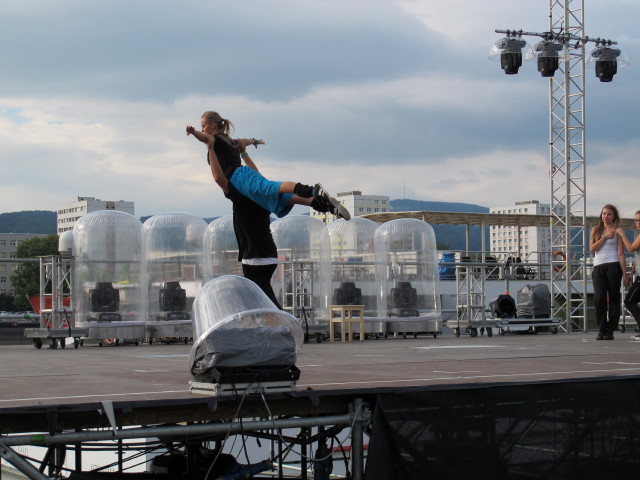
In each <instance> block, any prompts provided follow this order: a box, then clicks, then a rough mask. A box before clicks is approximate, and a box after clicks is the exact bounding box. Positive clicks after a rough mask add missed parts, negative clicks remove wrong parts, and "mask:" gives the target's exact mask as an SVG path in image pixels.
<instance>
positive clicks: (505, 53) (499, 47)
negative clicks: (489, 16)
mask: <svg viewBox="0 0 640 480" xmlns="http://www.w3.org/2000/svg"><path fill="white" fill-rule="evenodd" d="M508 35H509V33H507V36H506V37H505V38H501V39H500V40H498V41H497V42H496V43H495V44H494V45H493V46H492V47H491V50H490V51H489V58H490V59H491V60H498V59H500V68H502V69H503V70H504V73H506V74H507V75H515V74H516V73H518V69H519V68H520V67H521V66H522V49H531V47H530V46H529V45H528V44H527V42H526V41H524V40H523V39H522V38H521V37H520V36H518V37H517V38H516V37H510V36H508Z"/></svg>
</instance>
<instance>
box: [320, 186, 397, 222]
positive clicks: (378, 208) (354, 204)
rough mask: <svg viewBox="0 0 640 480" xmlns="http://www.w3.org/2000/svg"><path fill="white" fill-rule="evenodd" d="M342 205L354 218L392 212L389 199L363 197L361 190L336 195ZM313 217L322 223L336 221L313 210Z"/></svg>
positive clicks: (331, 216) (379, 196) (382, 196)
mask: <svg viewBox="0 0 640 480" xmlns="http://www.w3.org/2000/svg"><path fill="white" fill-rule="evenodd" d="M336 198H337V199H338V200H339V201H340V203H341V204H342V205H343V206H344V207H345V208H346V209H347V210H349V213H351V216H352V217H359V216H361V215H367V214H368V213H378V212H390V211H391V210H392V209H391V207H390V205H389V197H387V196H384V195H363V194H362V192H361V191H360V190H352V191H349V192H340V193H338V194H337V195H336ZM311 216H312V217H314V218H319V219H320V220H322V221H325V222H326V221H331V220H334V217H333V215H330V214H329V215H327V214H326V213H320V212H316V211H315V210H313V209H311Z"/></svg>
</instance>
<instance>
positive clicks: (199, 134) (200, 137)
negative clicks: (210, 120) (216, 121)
mask: <svg viewBox="0 0 640 480" xmlns="http://www.w3.org/2000/svg"><path fill="white" fill-rule="evenodd" d="M187 135H193V136H194V137H196V138H197V139H198V140H200V141H201V142H202V143H207V142H208V141H209V138H211V137H210V136H209V135H207V134H206V133H203V132H201V131H200V130H196V129H195V128H194V127H192V126H191V125H189V126H188V127H187Z"/></svg>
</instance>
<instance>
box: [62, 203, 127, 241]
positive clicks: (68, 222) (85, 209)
mask: <svg viewBox="0 0 640 480" xmlns="http://www.w3.org/2000/svg"><path fill="white" fill-rule="evenodd" d="M98 210H118V211H119V212H125V213H129V214H131V215H133V214H134V213H133V212H134V204H133V202H127V201H125V200H118V201H113V200H100V199H99V198H94V197H77V199H76V200H74V201H73V202H71V203H67V204H65V205H61V206H60V207H58V209H57V222H56V229H57V232H58V235H60V234H61V233H62V232H66V231H67V230H73V226H74V225H75V224H76V222H77V221H78V220H79V219H80V218H82V217H84V216H85V215H86V214H87V213H91V212H97V211H98Z"/></svg>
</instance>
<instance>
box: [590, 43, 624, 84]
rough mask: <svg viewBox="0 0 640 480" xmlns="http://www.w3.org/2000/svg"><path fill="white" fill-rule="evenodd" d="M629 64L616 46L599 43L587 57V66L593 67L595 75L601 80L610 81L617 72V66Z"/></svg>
mask: <svg viewBox="0 0 640 480" xmlns="http://www.w3.org/2000/svg"><path fill="white" fill-rule="evenodd" d="M628 64H629V61H628V60H627V57H626V56H625V55H624V54H623V53H622V52H621V51H620V50H619V49H617V48H611V47H610V46H605V45H599V46H597V47H596V48H594V49H593V50H592V51H591V53H590V54H589V57H588V59H587V66H588V67H595V69H596V77H598V78H599V79H600V81H601V82H610V81H611V80H613V76H614V75H615V74H616V73H618V68H623V67H626V66H627V65H628Z"/></svg>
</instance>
